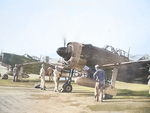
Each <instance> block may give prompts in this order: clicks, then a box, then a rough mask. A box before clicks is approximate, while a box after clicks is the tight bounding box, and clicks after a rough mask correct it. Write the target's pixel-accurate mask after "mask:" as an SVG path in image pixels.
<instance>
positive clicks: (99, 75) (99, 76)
mask: <svg viewBox="0 0 150 113" xmlns="http://www.w3.org/2000/svg"><path fill="white" fill-rule="evenodd" d="M95 69H96V72H95V73H94V74H93V78H94V80H95V82H96V83H95V95H94V97H95V99H96V100H97V101H99V97H100V101H101V102H102V101H103V88H104V86H105V76H106V74H105V71H104V70H102V69H100V67H99V65H95ZM99 90H100V92H99Z"/></svg>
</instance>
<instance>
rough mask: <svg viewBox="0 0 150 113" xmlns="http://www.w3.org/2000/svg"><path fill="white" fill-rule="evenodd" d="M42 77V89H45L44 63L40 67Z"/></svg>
mask: <svg viewBox="0 0 150 113" xmlns="http://www.w3.org/2000/svg"><path fill="white" fill-rule="evenodd" d="M40 77H41V85H40V87H41V90H45V69H44V64H42V65H41V69H40Z"/></svg>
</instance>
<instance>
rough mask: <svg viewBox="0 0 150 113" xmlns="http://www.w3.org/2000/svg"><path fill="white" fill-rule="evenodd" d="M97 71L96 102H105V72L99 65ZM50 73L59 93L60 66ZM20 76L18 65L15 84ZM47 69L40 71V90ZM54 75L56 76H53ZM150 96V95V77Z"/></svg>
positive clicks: (96, 67)
mask: <svg viewBox="0 0 150 113" xmlns="http://www.w3.org/2000/svg"><path fill="white" fill-rule="evenodd" d="M95 70H96V72H95V73H94V74H93V79H94V81H95V94H94V97H95V100H96V101H101V102H102V101H103V89H104V87H105V77H106V74H105V71H104V70H102V69H100V66H99V65H95ZM47 71H48V75H49V76H51V79H52V80H54V83H55V88H54V91H55V92H57V91H58V87H59V79H60V76H61V74H62V73H61V69H60V68H59V67H58V66H55V69H54V71H53V69H52V68H51V67H49V68H48V69H47ZM18 74H19V69H18V68H17V65H15V67H14V69H13V76H14V78H13V82H16V81H17V80H18ZM45 74H46V72H45V67H44V64H42V66H41V69H40V77H41V84H40V88H41V90H45V88H46V87H45ZM52 75H54V76H52ZM148 85H149V94H150V77H149V82H148Z"/></svg>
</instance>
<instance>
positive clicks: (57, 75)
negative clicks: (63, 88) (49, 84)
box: [53, 66, 61, 92]
mask: <svg viewBox="0 0 150 113" xmlns="http://www.w3.org/2000/svg"><path fill="white" fill-rule="evenodd" d="M60 75H61V69H60V68H59V67H58V66H55V70H54V79H53V80H54V82H55V88H54V91H55V92H57V91H58V87H59V79H60Z"/></svg>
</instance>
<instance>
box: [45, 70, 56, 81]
mask: <svg viewBox="0 0 150 113" xmlns="http://www.w3.org/2000/svg"><path fill="white" fill-rule="evenodd" d="M47 73H48V76H49V81H50V79H51V80H53V76H54V75H53V69H52V68H51V67H48V68H47Z"/></svg>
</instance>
